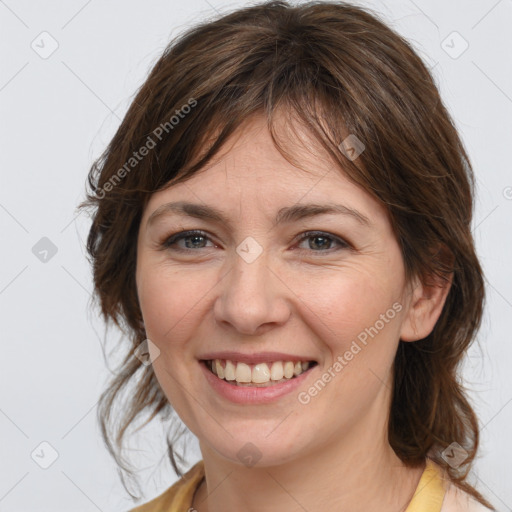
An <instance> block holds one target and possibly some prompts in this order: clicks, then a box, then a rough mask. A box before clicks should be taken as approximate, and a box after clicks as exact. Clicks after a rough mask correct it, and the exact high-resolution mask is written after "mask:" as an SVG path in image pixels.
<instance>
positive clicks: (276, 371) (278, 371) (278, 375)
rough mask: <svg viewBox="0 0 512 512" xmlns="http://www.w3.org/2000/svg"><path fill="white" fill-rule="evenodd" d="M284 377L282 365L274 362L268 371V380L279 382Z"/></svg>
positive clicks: (279, 362)
mask: <svg viewBox="0 0 512 512" xmlns="http://www.w3.org/2000/svg"><path fill="white" fill-rule="evenodd" d="M283 377H284V369H283V363H281V361H276V362H275V363H274V364H273V365H272V368H271V369H270V378H271V379H272V380H281V379H282V378H283Z"/></svg>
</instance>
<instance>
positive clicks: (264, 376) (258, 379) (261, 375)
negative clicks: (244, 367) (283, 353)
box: [252, 363, 270, 384]
mask: <svg viewBox="0 0 512 512" xmlns="http://www.w3.org/2000/svg"><path fill="white" fill-rule="evenodd" d="M269 380H270V370H269V369H268V365H267V363H260V364H257V365H256V366H255V367H254V368H253V369H252V382H255V383H256V384H263V382H268V381H269Z"/></svg>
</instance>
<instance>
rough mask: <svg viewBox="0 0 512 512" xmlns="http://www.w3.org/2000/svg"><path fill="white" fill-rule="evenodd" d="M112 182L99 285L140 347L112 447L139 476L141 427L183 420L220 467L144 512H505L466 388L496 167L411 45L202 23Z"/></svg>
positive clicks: (167, 61) (107, 167)
mask: <svg viewBox="0 0 512 512" xmlns="http://www.w3.org/2000/svg"><path fill="white" fill-rule="evenodd" d="M89 184H90V187H91V191H90V194H89V200H88V204H89V205H92V206H94V208H95V210H94V215H93V223H92V227H91V230H90V234H89V239H88V250H89V253H90V255H91V257H92V262H93V265H94V283H95V289H96V293H97V295H98V298H99V300H100V304H101V308H102V312H103V315H104V316H105V318H106V319H107V320H109V319H110V320H113V321H114V322H115V323H116V324H117V325H118V326H120V327H122V328H124V329H125V332H126V334H127V335H128V337H129V339H130V344H129V346H127V349H128V354H127V356H126V358H125V360H124V362H123V365H122V367H121V368H120V370H119V372H118V374H117V375H116V377H115V379H114V380H113V382H112V384H111V386H110V387H109V388H108V389H107V390H106V391H105V393H104V394H103V396H102V400H101V407H100V418H101V425H102V428H103V435H104V437H105V440H106V443H107V446H108V447H109V449H110V450H111V453H112V454H113V455H114V457H115V458H116V460H117V462H118V464H119V465H120V467H121V469H123V470H125V471H127V472H128V471H129V468H128V466H127V464H126V462H125V460H124V458H123V456H122V453H121V449H122V446H123V441H124V437H125V433H126V430H127V428H128V427H129V426H131V425H132V424H133V423H134V422H135V420H137V419H139V418H142V417H143V415H144V414H149V418H148V419H147V420H146V422H145V423H144V424H146V423H147V422H148V421H150V420H152V419H153V418H154V417H156V416H160V417H162V418H164V419H165V418H168V417H169V416H170V413H171V412H173V411H175V412H176V413H177V416H179V418H180V419H181V420H182V421H183V422H184V424H185V425H186V426H187V427H188V429H189V430H190V431H191V432H192V433H193V434H194V435H195V436H197V438H198V440H199V444H200V448H201V454H202V459H203V460H202V461H201V462H199V463H198V464H196V465H195V466H194V467H193V468H192V469H190V470H189V471H188V472H187V473H186V474H185V475H183V476H182V478H181V480H180V481H179V482H177V483H176V484H175V485H174V486H172V487H171V488H170V489H168V490H167V491H166V492H165V493H164V494H162V495H161V496H160V497H158V498H156V499H155V500H153V501H152V502H150V503H148V504H146V505H143V506H141V507H138V508H136V509H134V510H136V511H140V512H149V511H164V510H165V511H169V512H170V511H178V510H179V511H182V510H196V511H198V512H205V511H209V512H215V511H220V510H222V511H226V510H265V511H274V510H279V511H281V512H282V511H291V510H308V511H317V510H348V511H355V510H365V511H368V510H379V511H380V512H387V511H395V512H396V511H397V510H402V511H407V512H417V511H427V510H428V511H429V512H430V511H431V512H439V511H442V512H451V511H483V510H487V508H486V507H488V508H492V507H491V506H490V505H489V504H488V503H487V502H486V500H485V499H484V498H483V497H482V496H481V495H480V494H479V493H478V492H477V490H476V489H474V488H473V487H472V486H471V485H470V484H469V483H468V482H467V481H466V476H467V474H468V471H469V470H470V468H471V465H472V462H473V460H474V458H475V455H476V452H477V448H478V423H477V419H476V417H475V414H474V412H473V410H472V408H471V406H470V404H469V402H468V400H467V398H466V396H465V395H464V392H463V389H462V386H461V384H460V382H459V374H458V372H459V365H460V362H461V359H462V357H463V355H464V354H465V352H466V350H467V349H468V346H469V345H470V343H471V342H472V340H473V339H474V336H475V334H476V331H477V329H478V327H479V323H480V319H481V315H482V304H483V297H484V289H483V277H482V270H481V267H480V265H479V262H478V259H477V256H476V254H475V249H474V244H473V240H472V236H471V230H470V223H471V216H472V204H473V202H472V194H473V192H472V191H473V175H472V170H471V166H470V164H469V162H468V158H467V155H466V153H465V150H464V148H463V145H462V143H461V141H460V139H459V137H458V135H457V133H456V130H455V128H454V126H453V123H452V121H451V120H450V117H449V115H448V113H447V111H446V109H445V108H444V106H443V104H442V102H441V100H440V98H439V94H438V91H437V89H436V87H435V85H434V83H433V80H432V77H431V76H430V74H429V72H428V70H427V69H426V67H425V66H424V64H423V63H422V62H421V60H420V59H419V57H418V56H417V55H416V54H415V53H414V51H413V50H412V49H411V47H410V46H409V45H408V44H407V43H406V42H405V41H404V40H403V39H402V38H401V37H400V36H399V35H397V34H396V33H394V32H393V31H391V30H390V29H389V28H388V27H386V26H385V25H384V24H383V23H382V22H380V21H379V20H378V19H377V18H376V17H375V16H373V15H371V14H369V13H368V12H366V11H364V10H362V9H361V8H358V7H354V6H351V5H349V4H345V3H341V2H337V3H331V2H329V3H327V2H325V3H324V2H316V3H310V4H302V5H299V6H291V5H288V4H286V3H284V2H270V3H267V4H261V5H257V6H254V7H249V8H246V9H241V10H238V11H236V12H234V13H232V14H229V15H226V16H223V17H221V18H219V19H217V20H215V21H211V22H208V23H205V24H203V25H200V26H198V27H196V28H195V29H193V30H190V31H189V32H188V33H186V34H185V35H184V36H182V37H181V38H179V39H178V40H176V41H174V42H173V43H172V44H171V45H170V46H169V47H168V49H167V50H166V51H165V52H164V54H163V56H162V57H161V58H160V60H159V61H158V62H157V63H156V65H155V66H154V68H153V70H152V71H151V73H150V75H149V77H148V79H147V80H146V82H145V83H144V85H143V86H142V88H141V89H140V91H139V93H138V94H137V96H136V98H135V100H134V101H133V103H132V105H131V107H130V109H129V111H128V113H127V114H126V116H125V118H124V120H123V122H122V123H121V126H120V127H119V130H118V131H117V133H116V135H115V136H114V138H113V140H112V142H111V143H110V145H109V147H108V148H107V150H106V152H105V153H104V155H103V156H102V157H101V158H100V159H99V160H98V161H97V162H96V164H95V165H94V166H93V168H92V169H91V173H90V177H89ZM132 382H135V383H136V384H135V385H136V389H135V391H134V392H131V393H130V395H129V398H128V399H126V398H123V399H124V400H125V402H124V404H123V405H124V410H123V411H122V413H118V412H115V413H114V405H115V404H116V403H117V401H118V399H120V398H121V397H124V396H125V395H123V393H126V390H127V389H128V388H127V385H128V384H130V383H132ZM126 400H128V402H126ZM172 425H173V423H172V422H171V426H172ZM169 432H170V434H169V437H168V440H167V441H168V444H169V455H170V459H171V462H172V463H173V465H174V467H175V469H176V471H177V472H178V474H180V475H181V474H182V472H181V470H180V468H179V467H178V464H177V461H176V459H175V455H176V454H175V452H174V451H173V440H172V439H171V438H172V434H171V433H172V432H173V431H172V428H171V429H170V430H169ZM484 505H485V506H484Z"/></svg>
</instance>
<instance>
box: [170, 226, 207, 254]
mask: <svg viewBox="0 0 512 512" xmlns="http://www.w3.org/2000/svg"><path fill="white" fill-rule="evenodd" d="M181 241H184V243H185V246H184V247H183V246H180V245H178V242H181ZM207 241H211V240H210V238H209V237H208V235H207V234H206V233H205V232H204V231H199V230H194V231H182V232H180V233H175V234H174V235H171V236H170V237H168V238H166V239H165V240H164V241H163V242H162V244H161V245H162V248H165V249H175V250H178V251H180V250H183V251H187V250H194V249H204V248H205V247H207V246H206V243H207ZM210 247H213V245H211V246H210Z"/></svg>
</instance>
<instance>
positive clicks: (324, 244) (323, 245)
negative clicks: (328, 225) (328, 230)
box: [309, 236, 330, 249]
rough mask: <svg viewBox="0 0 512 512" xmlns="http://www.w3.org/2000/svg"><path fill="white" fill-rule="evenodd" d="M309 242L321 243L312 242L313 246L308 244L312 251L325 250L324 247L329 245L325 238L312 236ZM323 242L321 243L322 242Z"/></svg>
mask: <svg viewBox="0 0 512 512" xmlns="http://www.w3.org/2000/svg"><path fill="white" fill-rule="evenodd" d="M311 240H314V241H316V240H320V241H321V242H320V243H319V244H318V243H316V242H313V244H311V243H310V244H309V246H310V247H311V248H312V249H313V248H315V249H318V248H320V249H322V248H326V245H329V242H330V240H329V239H328V238H326V237H325V236H314V237H313V238H312V239H311ZM322 241H323V242H322Z"/></svg>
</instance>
